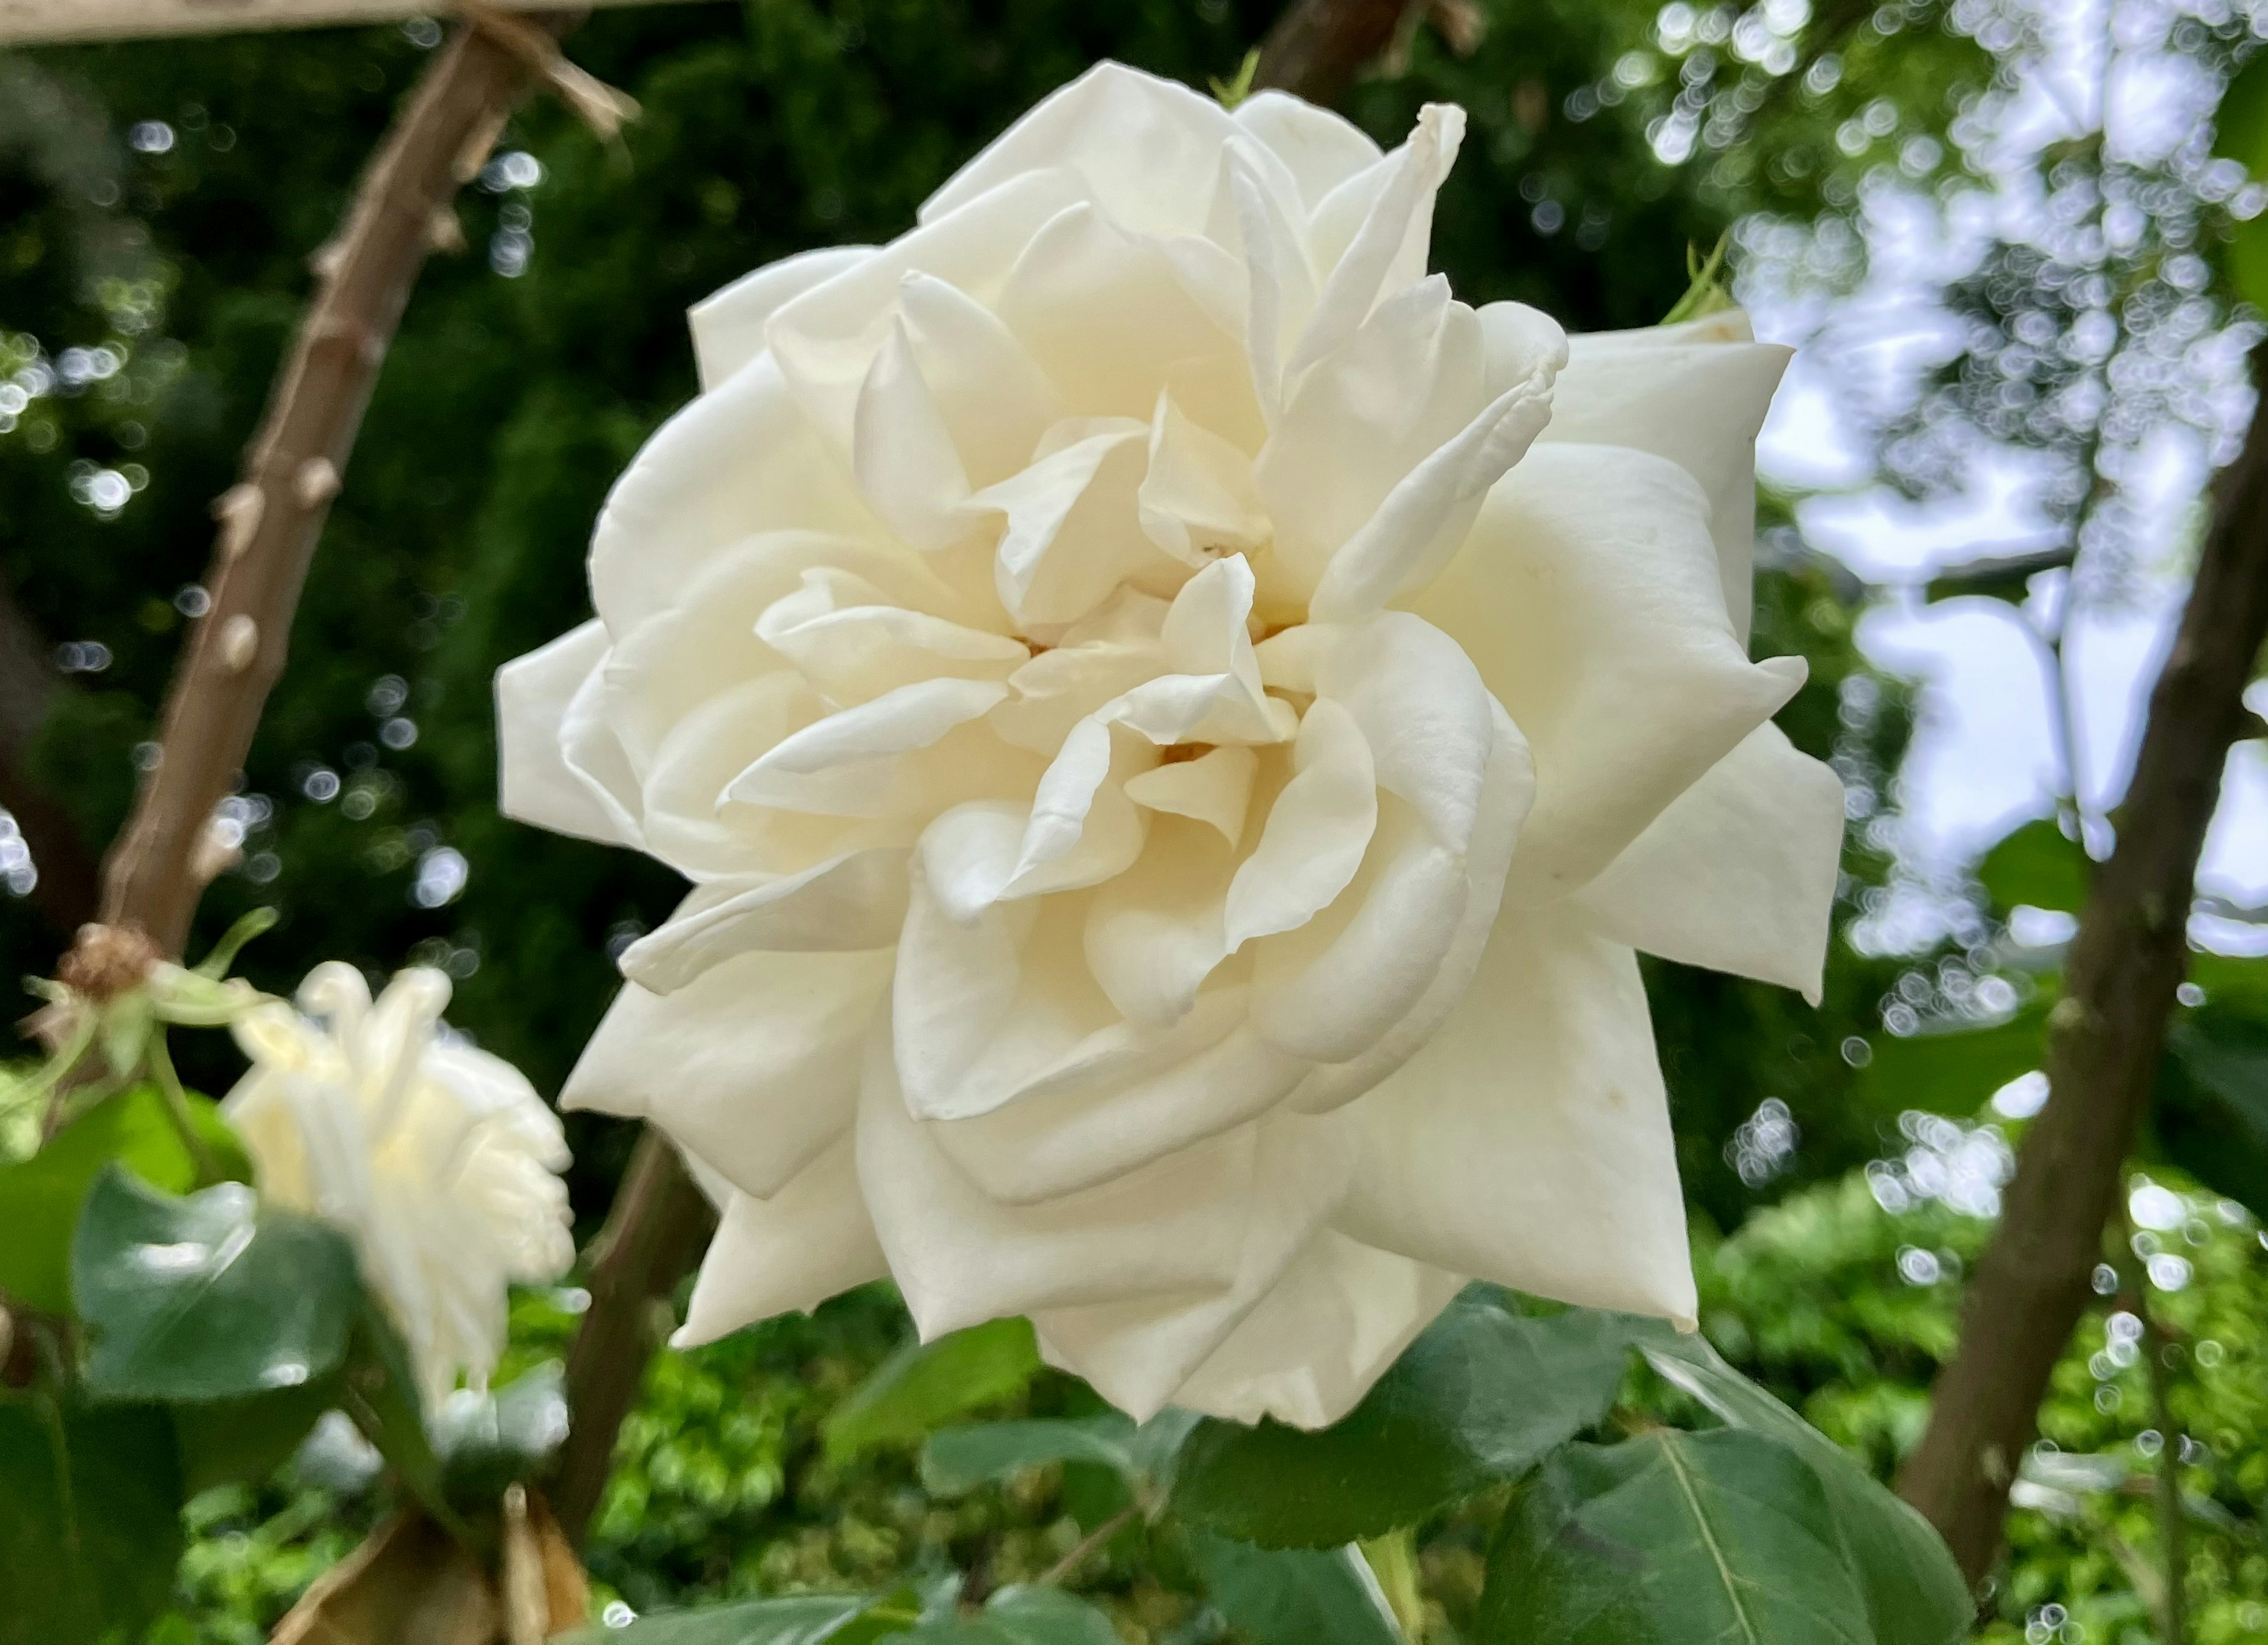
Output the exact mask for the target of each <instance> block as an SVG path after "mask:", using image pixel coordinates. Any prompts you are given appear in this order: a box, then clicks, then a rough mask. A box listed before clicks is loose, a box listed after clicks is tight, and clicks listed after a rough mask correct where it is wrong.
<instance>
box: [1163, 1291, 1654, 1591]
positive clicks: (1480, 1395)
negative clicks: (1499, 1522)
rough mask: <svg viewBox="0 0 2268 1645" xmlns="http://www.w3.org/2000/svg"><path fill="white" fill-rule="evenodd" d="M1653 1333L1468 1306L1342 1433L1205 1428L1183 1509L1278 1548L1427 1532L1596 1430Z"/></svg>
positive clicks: (1368, 1399)
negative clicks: (1443, 1513) (1644, 1336)
mask: <svg viewBox="0 0 2268 1645" xmlns="http://www.w3.org/2000/svg"><path fill="white" fill-rule="evenodd" d="M1652 1328H1655V1327H1649V1326H1648V1325H1646V1324H1645V1323H1644V1322H1640V1321H1637V1320H1633V1319H1631V1318H1629V1317H1624V1316H1622V1315H1617V1314H1608V1313H1601V1312H1597V1311H1594V1310H1591V1309H1570V1310H1568V1311H1567V1312H1565V1313H1564V1314H1555V1315H1552V1316H1550V1317H1540V1318H1523V1317H1519V1316H1516V1315H1513V1314H1510V1313H1507V1312H1506V1311H1505V1309H1502V1308H1500V1307H1499V1306H1497V1305H1496V1304H1495V1303H1493V1302H1488V1301H1484V1300H1483V1299H1481V1298H1479V1297H1476V1296H1471V1295H1468V1296H1465V1297H1462V1298H1460V1299H1459V1300H1458V1301H1456V1302H1453V1303H1451V1304H1450V1305H1449V1308H1448V1309H1447V1311H1446V1312H1445V1313H1443V1314H1442V1316H1441V1317H1440V1318H1439V1319H1438V1320H1436V1321H1434V1322H1433V1324H1432V1325H1430V1326H1428V1327H1427V1328H1426V1329H1425V1331H1424V1332H1423V1333H1422V1334H1420V1335H1419V1337H1418V1339H1417V1340H1416V1341H1415V1342H1413V1343H1411V1344H1410V1346H1409V1348H1408V1349H1407V1350H1405V1351H1404V1352H1403V1355H1402V1357H1401V1358H1400V1359H1398V1360H1396V1361H1395V1363H1394V1365H1393V1367H1392V1368H1390V1369H1388V1371H1387V1373H1386V1375H1385V1376H1382V1377H1381V1378H1380V1379H1379V1381H1378V1383H1377V1385H1376V1386H1375V1387H1373V1389H1372V1390H1371V1391H1370V1392H1369V1393H1368V1394H1366V1396H1364V1398H1363V1401H1362V1403H1361V1404H1360V1405H1357V1406H1356V1407H1355V1408H1354V1409H1353V1410H1352V1411H1351V1412H1350V1413H1348V1414H1347V1415H1346V1417H1345V1418H1344V1419H1343V1420H1341V1421H1339V1422H1337V1423H1336V1424H1334V1425H1333V1426H1332V1427H1328V1428H1324V1429H1322V1431H1321V1432H1318V1433H1313V1434H1310V1433H1303V1432H1301V1431H1300V1429H1298V1428H1293V1427H1285V1425H1284V1424H1282V1423H1279V1422H1274V1421H1265V1420H1263V1422H1261V1423H1260V1424H1259V1425H1258V1426H1257V1427H1245V1426H1244V1425H1242V1424H1241V1423H1236V1422H1220V1421H1207V1422H1204V1423H1202V1424H1200V1425H1199V1426H1198V1427H1197V1430H1196V1432H1195V1433H1193V1434H1191V1435H1190V1436H1189V1442H1188V1443H1187V1444H1185V1445H1184V1446H1183V1447H1182V1454H1181V1458H1180V1462H1179V1464H1178V1470H1177V1472H1176V1474H1175V1483H1174V1498H1173V1501H1174V1507H1175V1509H1176V1510H1178V1511H1179V1512H1180V1513H1182V1514H1183V1515H1184V1516H1187V1517H1188V1518H1189V1519H1190V1520H1191V1521H1193V1522H1194V1523H1197V1524H1200V1525H1204V1526H1206V1527H1208V1528H1209V1529H1211V1530H1213V1531H1222V1532H1225V1533H1226V1534H1227V1535H1230V1536H1233V1537H1238V1538H1242V1539H1243V1540H1245V1541H1248V1542H1253V1543H1258V1544H1261V1545H1264V1546H1270V1547H1303V1548H1322V1547H1333V1546H1337V1545H1340V1544H1342V1543H1349V1542H1358V1541H1360V1540H1362V1539H1364V1538H1369V1537H1375V1536H1379V1535H1381V1534H1382V1533H1383V1532H1386V1531H1393V1530H1395V1529H1398V1528H1399V1527H1401V1526H1403V1525H1411V1524H1415V1523H1418V1521H1419V1520H1421V1519H1424V1518H1425V1516H1427V1515H1429V1514H1432V1513H1433V1512H1435V1511H1436V1510H1438V1509H1442V1508H1446V1507H1447V1506H1449V1505H1451V1504H1453V1503H1455V1502H1458V1501H1462V1500H1463V1499H1464V1498H1466V1497H1469V1496H1471V1495H1473V1494H1475V1493H1476V1492H1479V1491H1483V1490H1485V1489H1487V1488H1488V1487H1489V1486H1491V1485H1494V1484H1496V1483H1497V1482H1498V1481H1499V1480H1503V1479H1512V1478H1513V1477H1515V1476H1516V1475H1518V1474H1520V1473H1521V1472H1525V1471H1526V1470H1527V1469H1528V1468H1529V1467H1532V1466H1533V1465H1534V1464H1535V1461H1536V1459H1537V1458H1539V1457H1542V1456H1543V1454H1544V1453H1545V1452H1546V1451H1549V1450H1551V1449H1552V1448H1554V1447H1555V1446H1557V1445H1560V1444H1563V1443H1565V1442H1566V1441H1567V1440H1569V1439H1571V1438H1572V1437H1573V1436H1574V1435H1576V1434H1579V1433H1580V1432H1581V1431H1582V1430H1583V1429H1584V1428H1587V1427H1590V1426H1591V1425H1593V1424H1594V1423H1595V1422H1597V1421H1598V1420H1600V1419H1601V1418H1602V1417H1603V1416H1604V1415H1605V1414H1606V1410H1607V1407H1608V1406H1609V1405H1610V1404H1612V1403H1613V1401H1614V1397H1615V1393H1616V1390H1617V1389H1618V1388H1620V1387H1621V1385H1622V1381H1623V1376H1624V1372H1625V1371H1626V1370H1627V1368H1628V1366H1629V1361H1630V1347H1631V1342H1632V1341H1633V1339H1635V1337H1636V1336H1637V1335H1638V1334H1639V1333H1641V1332H1643V1331H1646V1330H1648V1329H1652Z"/></svg>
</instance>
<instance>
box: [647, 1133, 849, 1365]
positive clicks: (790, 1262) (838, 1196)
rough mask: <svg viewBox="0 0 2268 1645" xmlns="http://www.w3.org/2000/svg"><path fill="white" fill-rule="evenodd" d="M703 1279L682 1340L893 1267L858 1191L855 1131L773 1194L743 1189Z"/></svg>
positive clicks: (696, 1285)
mask: <svg viewBox="0 0 2268 1645" xmlns="http://www.w3.org/2000/svg"><path fill="white" fill-rule="evenodd" d="M723 1212H724V1214H723V1215H722V1216H721V1217H720V1218H719V1219H718V1223H717V1232H716V1234H715V1236H713V1237H711V1240H710V1242H709V1253H708V1255H707V1256H705V1257H703V1258H702V1259H701V1275H700V1277H699V1278H698V1279H696V1280H695V1281H694V1282H693V1296H692V1300H691V1301H690V1302H688V1303H687V1304H686V1309H685V1324H684V1325H683V1326H682V1327H681V1328H680V1329H679V1331H677V1333H676V1334H675V1335H674V1336H673V1337H672V1338H671V1339H669V1340H670V1346H672V1347H676V1348H694V1347H698V1346H701V1345H702V1344H703V1343H704V1342H714V1341H716V1340H717V1339H718V1338H719V1337H722V1336H725V1335H728V1334H730V1333H731V1332H733V1331H738V1330H739V1329H740V1327H741V1326H743V1325H752V1324H755V1323H756V1321H758V1320H760V1319H770V1317H772V1316H773V1315H775V1314H785V1313H791V1312H797V1313H807V1312H809V1311H810V1310H811V1309H814V1308H816V1307H818V1306H819V1305H820V1304H821V1302H825V1301H826V1300H827V1299H828V1297H830V1296H835V1295H839V1294H840V1293H842V1292H844V1291H847V1290H849V1289H851V1287H853V1286H858V1285H864V1284H865V1283H866V1282H867V1281H868V1280H880V1279H883V1278H885V1277H886V1276H887V1274H888V1273H889V1265H888V1264H887V1261H885V1259H884V1258H883V1256H882V1248H881V1246H880V1244H879V1243H877V1242H876V1241H875V1238H874V1225H873V1221H872V1220H871V1219H869V1218H868V1216H867V1215H866V1206H865V1201H864V1200H863V1199H860V1198H859V1194H858V1154H857V1149H856V1147H855V1145H854V1143H853V1140H852V1138H851V1134H850V1133H849V1132H845V1133H844V1134H843V1137H842V1139H841V1140H839V1141H837V1142H836V1143H835V1144H834V1145H833V1146H831V1147H828V1149H827V1150H826V1151H825V1152H824V1153H822V1154H820V1155H819V1156H818V1157H817V1158H816V1159H814V1160H813V1161H812V1162H810V1163H809V1164H808V1165H806V1166H805V1167H804V1168H803V1169H801V1170H800V1171H798V1172H797V1173H796V1174H795V1175H794V1176H793V1177H791V1178H789V1179H788V1181H787V1182H786V1183H785V1184H783V1185H782V1186H781V1187H780V1189H779V1190H778V1191H777V1192H776V1193H774V1194H772V1195H770V1197H769V1198H766V1199H758V1198H756V1197H755V1195H753V1194H745V1193H742V1192H740V1191H738V1190H734V1191H733V1192H732V1194H731V1195H730V1197H729V1198H727V1199H726V1200H725V1205H724V1206H723Z"/></svg>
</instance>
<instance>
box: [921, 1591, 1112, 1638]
mask: <svg viewBox="0 0 2268 1645" xmlns="http://www.w3.org/2000/svg"><path fill="white" fill-rule="evenodd" d="M895 1637H897V1638H899V1639H902V1640H903V1641H905V1642H906V1645H1118V1630H1117V1629H1116V1628H1114V1627H1111V1626H1110V1619H1109V1618H1108V1616H1105V1615H1104V1614H1103V1613H1102V1612H1100V1611H1098V1610H1096V1609H1095V1608H1094V1606H1093V1605H1091V1604H1088V1603H1087V1602H1086V1600H1084V1599H1081V1598H1079V1597H1078V1596H1077V1595H1074V1594H1067V1593H1065V1592H1064V1590H1062V1589H1060V1588H1042V1587H1038V1586H1028V1587H1016V1588H1003V1589H1002V1590H1000V1591H999V1592H998V1593H996V1594H994V1595H993V1596H992V1597H991V1598H990V1599H988V1600H987V1601H985V1603H984V1609H983V1611H981V1612H978V1613H977V1614H976V1615H975V1616H942V1617H937V1618H934V1619H929V1620H926V1621H924V1622H922V1623H920V1624H919V1625H918V1626H917V1627H913V1628H911V1629H909V1630H908V1631H907V1632H905V1633H903V1634H898V1635H896V1636H895Z"/></svg>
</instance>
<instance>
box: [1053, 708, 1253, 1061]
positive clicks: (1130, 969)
mask: <svg viewBox="0 0 2268 1645" xmlns="http://www.w3.org/2000/svg"><path fill="white" fill-rule="evenodd" d="M1219 752H1220V753H1223V754H1227V753H1231V752H1235V753H1241V754H1243V755H1244V757H1245V758H1246V759H1247V760H1254V761H1256V756H1254V755H1252V754H1251V752H1250V751H1249V750H1247V749H1235V750H1231V749H1220V750H1219ZM1187 770H1189V766H1187V765H1161V766H1160V767H1159V768H1158V769H1157V771H1153V772H1151V773H1150V774H1149V775H1150V776H1151V777H1155V776H1159V775H1163V774H1167V773H1171V772H1175V771H1187ZM1147 780H1148V778H1138V779H1137V782H1138V783H1139V782H1145V781H1147ZM1135 786H1137V784H1129V785H1128V791H1129V793H1132V791H1133V789H1134V787H1135ZM1240 837H1241V830H1239V833H1238V835H1236V836H1233V837H1229V838H1227V839H1223V838H1221V837H1219V836H1218V835H1217V834H1211V833H1209V832H1208V831H1207V830H1205V829H1204V826H1203V825H1202V824H1199V823H1195V822H1184V821H1182V820H1181V819H1179V818H1176V817H1165V818H1160V820H1159V822H1157V823H1156V824H1154V825H1153V826H1152V828H1151V830H1150V836H1149V840H1148V842H1147V844H1146V845H1145V846H1144V848H1143V852H1142V855H1141V856H1140V858H1139V859H1137V860H1136V861H1135V862H1134V863H1133V864H1132V866H1130V867H1129V868H1128V869H1127V870H1126V872H1124V873H1123V874H1119V875H1118V876H1117V877H1116V879H1113V880H1110V881H1108V882H1105V883H1104V884H1103V885H1101V886H1100V887H1098V888H1097V889H1096V891H1095V894H1094V903H1093V904H1092V905H1091V907H1090V908H1089V910H1088V912H1087V918H1086V935H1085V954H1086V963H1087V967H1088V969H1089V970H1091V971H1092V972H1093V973H1094V980H1095V982H1096V983H1097V985H1100V986H1101V989H1102V992H1104V993H1105V994H1106V995H1108V997H1109V1000H1110V1003H1111V1005H1112V1006H1113V1007H1115V1008H1116V1010H1117V1011H1119V1012H1120V1013H1122V1014H1123V1015H1124V1016H1126V1017H1127V1018H1128V1019H1129V1020H1130V1021H1131V1022H1138V1023H1142V1024H1144V1025H1145V1026H1147V1027H1151V1028H1165V1027H1167V1026H1170V1025H1171V1024H1173V1023H1175V1022H1180V1021H1181V1019H1182V1016H1183V1014H1186V1013H1187V1012H1188V1011H1189V1008H1190V1007H1192V1006H1193V1005H1195V1004H1196V1003H1197V990H1198V989H1199V988H1201V987H1203V986H1204V982H1205V979H1206V978H1207V977H1210V976H1211V975H1212V973H1213V970H1215V968H1217V967H1218V966H1219V964H1220V963H1221V961H1222V960H1224V959H1225V958H1226V957H1227V955H1228V943H1227V940H1226V935H1225V934H1224V933H1225V929H1226V928H1225V926H1223V924H1222V918H1221V917H1222V909H1223V905H1224V903H1225V901H1226V897H1227V895H1228V885H1229V880H1230V878H1231V876H1232V875H1233V874H1235V872H1236V842H1237V839H1238V838H1240Z"/></svg>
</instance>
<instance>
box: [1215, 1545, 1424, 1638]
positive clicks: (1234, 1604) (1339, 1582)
mask: <svg viewBox="0 0 2268 1645" xmlns="http://www.w3.org/2000/svg"><path fill="white" fill-rule="evenodd" d="M1189 1553H1190V1556H1191V1558H1192V1559H1193V1560H1195V1561H1196V1563H1197V1574H1198V1575H1200V1576H1202V1577H1203V1578H1204V1588H1205V1596H1206V1597H1208V1598H1209V1599H1211V1601H1212V1604H1213V1608H1214V1609H1215V1610H1216V1611H1219V1612H1220V1614H1221V1615H1222V1616H1223V1617H1224V1618H1225V1619H1226V1620H1227V1622H1228V1625H1229V1627H1232V1628H1233V1629H1234V1630H1235V1631H1236V1633H1237V1634H1239V1635H1240V1636H1241V1638H1243V1639H1245V1640H1248V1641H1250V1645H1402V1632H1401V1629H1400V1628H1399V1627H1396V1626H1395V1621H1394V1612H1393V1608H1392V1607H1391V1606H1389V1605H1388V1604H1387V1602H1386V1595H1385V1594H1384V1593H1383V1592H1382V1591H1381V1590H1380V1588H1379V1585H1378V1578H1377V1577H1376V1576H1375V1575H1373V1574H1372V1572H1371V1568H1370V1565H1369V1563H1368V1561H1366V1560H1364V1558H1363V1557H1362V1554H1361V1553H1360V1552H1359V1550H1357V1549H1354V1548H1351V1547H1349V1548H1331V1549H1323V1548H1258V1547H1255V1546H1253V1545H1252V1544H1250V1543H1248V1542H1240V1541H1237V1540H1236V1539H1235V1538H1231V1537H1222V1536H1217V1535H1215V1534H1213V1533H1212V1532H1211V1531H1191V1532H1190V1533H1189Z"/></svg>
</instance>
